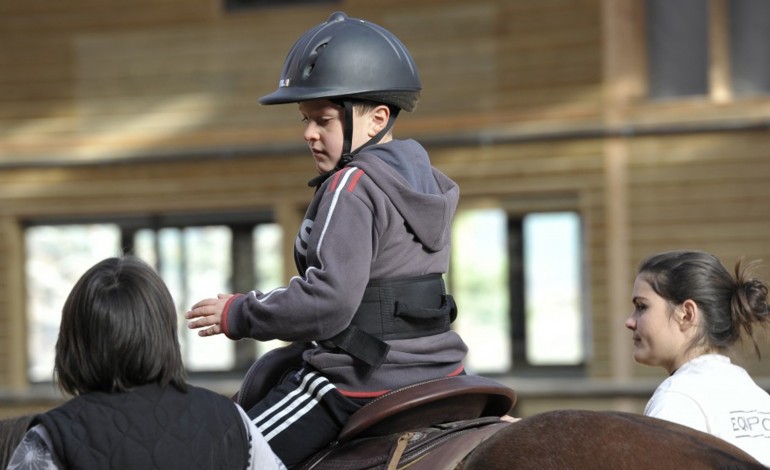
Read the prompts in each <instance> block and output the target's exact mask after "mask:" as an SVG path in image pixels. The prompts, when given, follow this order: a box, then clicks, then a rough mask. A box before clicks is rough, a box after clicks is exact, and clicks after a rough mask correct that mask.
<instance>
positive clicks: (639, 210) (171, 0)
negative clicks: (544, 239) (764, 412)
mask: <svg viewBox="0 0 770 470" xmlns="http://www.w3.org/2000/svg"><path fill="white" fill-rule="evenodd" d="M638 6H639V2H614V1H613V0H483V1H477V2H466V1H461V0H442V1H439V0H411V1H409V2H407V1H405V0H394V1H389V2H369V1H363V0H348V1H340V2H337V3H333V2H330V3H322V4H319V5H317V6H301V7H272V8H266V9H258V10H253V11H242V12H225V11H223V9H222V6H221V4H220V2H219V1H216V0H184V1H183V0H115V1H112V2H103V1H101V0H70V1H68V2H28V1H26V0H5V1H4V2H2V3H0V261H2V262H0V322H2V323H3V324H4V325H7V326H8V328H6V329H0V389H2V388H5V389H7V390H23V389H24V388H25V387H26V385H27V384H26V378H25V377H26V376H25V363H24V354H25V352H24V351H25V349H24V348H25V345H24V341H23V335H24V320H23V312H24V300H23V299H24V298H25V293H24V286H23V282H22V279H23V278H24V276H23V273H24V271H23V269H24V266H23V263H24V258H23V244H22V237H21V233H22V232H21V231H22V226H23V223H24V221H25V220H26V219H28V218H30V217H39V216H73V215H100V214H110V215H114V214H147V213H164V212H185V211H201V210H211V211H229V210H242V209H260V208H272V209H274V210H275V211H276V213H277V214H279V221H280V222H281V223H282V224H284V225H285V226H286V232H288V233H289V234H291V233H293V231H294V230H295V228H296V226H297V223H298V220H299V219H298V218H299V217H300V214H301V211H302V208H303V207H304V204H305V203H306V202H307V200H308V199H309V197H310V196H311V193H310V191H309V190H308V189H307V188H306V187H305V182H306V181H307V179H308V178H309V177H311V176H312V173H313V167H312V163H311V161H310V160H309V157H308V156H307V155H306V150H305V149H304V145H303V143H302V141H301V140H300V139H301V135H300V132H301V127H300V123H299V118H298V115H297V112H296V109H295V108H294V107H293V106H290V105H289V106H271V107H264V106H259V105H258V104H257V103H256V99H257V98H258V97H259V96H261V95H263V94H266V93H269V92H271V91H272V90H273V89H274V88H275V86H276V85H277V80H278V77H279V73H280V69H281V65H282V63H283V59H284V57H285V54H286V53H287V51H288V49H289V47H290V45H291V44H292V42H293V41H294V40H295V39H296V38H297V37H298V36H299V35H300V34H301V33H302V32H303V31H305V30H306V29H308V28H309V27H311V26H313V25H315V24H317V23H319V22H321V21H324V20H325V19H326V18H327V17H328V16H329V14H330V13H331V12H332V11H334V10H343V11H346V12H347V13H348V14H349V15H350V16H353V17H362V18H366V19H369V20H372V21H374V22H376V23H379V24H381V25H383V26H385V27H386V28H388V29H390V30H391V31H392V32H394V33H395V34H396V35H397V36H399V37H400V38H401V39H402V41H403V42H404V43H405V44H406V45H407V47H408V48H409V49H410V50H411V52H412V54H413V55H414V57H415V60H416V62H417V63H418V66H419V68H420V73H421V77H422V80H423V85H424V92H423V99H422V101H421V103H420V105H419V106H418V108H417V110H416V111H415V112H414V113H411V114H408V113H405V114H403V115H402V116H401V117H400V118H399V122H398V124H397V129H396V137H416V138H418V139H419V140H421V141H423V142H424V143H425V145H426V147H428V149H429V151H430V152H431V155H432V158H433V161H434V163H435V165H436V166H438V167H439V168H440V169H442V170H443V171H445V172H446V173H447V174H449V176H451V177H452V178H454V179H456V180H457V181H458V183H459V184H460V187H461V190H462V198H463V199H462V204H465V205H468V206H470V205H473V204H485V203H489V202H492V203H495V204H500V205H502V206H504V207H507V208H509V210H512V211H527V210H541V209H543V208H551V209H571V210H578V211H579V212H580V214H581V216H582V217H583V220H584V222H585V226H584V236H585V246H584V250H585V254H586V266H585V272H586V274H587V277H588V281H589V289H588V290H589V292H588V295H589V299H590V308H591V311H590V312H589V314H590V323H591V335H592V336H591V338H592V342H591V347H590V363H589V367H588V373H589V376H590V378H593V379H613V380H618V381H630V382H633V381H634V380H637V379H640V380H642V379H645V378H648V377H660V376H661V371H657V370H655V369H649V368H641V367H638V366H635V365H633V364H632V361H631V358H630V350H631V345H630V338H629V334H628V333H627V332H626V331H625V330H624V328H623V325H622V322H623V320H624V319H625V318H626V316H627V314H628V313H629V311H630V300H629V299H630V290H631V283H632V282H633V276H634V271H635V268H636V264H637V263H638V262H639V261H640V260H641V259H642V258H643V257H644V256H646V255H648V254H650V253H652V252H655V251H661V250H666V249H672V248H679V247H691V248H700V249H706V250H709V251H713V252H714V253H715V254H717V255H719V256H721V257H723V259H724V260H725V261H726V262H727V263H728V264H730V263H732V261H733V260H734V259H736V258H737V257H739V256H742V255H745V256H747V257H751V258H764V259H765V260H767V261H768V262H769V263H770V243H768V242H767V238H768V237H767V233H768V229H769V228H770V226H769V223H768V222H767V221H768V220H770V205H769V204H767V203H766V201H767V200H768V198H770V186H768V185H767V184H766V183H765V181H766V180H767V179H768V178H767V177H768V176H770V159H769V158H768V156H767V151H766V149H767V148H770V146H768V143H770V142H768V140H770V136H769V135H768V133H767V132H766V130H762V129H761V126H756V123H757V121H760V122H761V120H762V119H764V116H767V115H768V113H769V112H770V101H768V100H767V99H764V98H757V99H754V100H749V101H742V102H729V103H721V104H718V105H717V104H714V103H711V102H710V101H709V100H708V99H703V100H700V101H698V100H695V101H693V100H688V101H687V102H675V103H648V102H646V100H644V99H643V96H642V93H643V86H641V85H640V81H643V80H642V78H640V77H643V73H644V64H643V60H640V52H639V51H640V50H641V44H642V40H641V39H640V34H641V31H642V30H641V28H642V26H643V23H642V22H641V17H640V12H639V9H638ZM737 129H744V130H743V131H739V130H737ZM287 245H289V243H287ZM764 274H767V272H766V271H765V273H764ZM767 343H768V341H765V346H763V347H764V351H766V355H768V356H770V350H768V348H767ZM747 364H748V367H749V368H750V369H751V370H752V371H753V372H755V373H756V374H759V376H760V377H767V378H768V379H770V360H766V361H763V362H757V361H755V360H748V361H747Z"/></svg>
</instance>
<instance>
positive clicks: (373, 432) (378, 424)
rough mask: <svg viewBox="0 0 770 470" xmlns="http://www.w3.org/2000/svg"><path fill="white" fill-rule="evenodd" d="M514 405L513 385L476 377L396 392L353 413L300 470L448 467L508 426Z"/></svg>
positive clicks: (443, 380) (448, 379)
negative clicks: (329, 441)
mask: <svg viewBox="0 0 770 470" xmlns="http://www.w3.org/2000/svg"><path fill="white" fill-rule="evenodd" d="M515 403H516V392H514V391H513V390H512V389H510V388H508V387H505V386H503V385H501V384H499V383H497V382H495V381H493V380H491V379H488V378H485V377H481V376H476V375H461V376H457V377H446V378H441V379H436V380H431V381H428V382H421V383H418V384H415V385H411V386H408V387H405V388H402V389H398V390H394V391H392V392H389V393H387V394H385V395H383V396H381V397H379V398H377V399H375V400H373V401H371V402H369V403H367V404H366V405H364V406H362V407H361V408H360V409H359V410H358V411H356V412H355V413H353V415H352V416H351V417H350V418H349V420H348V422H347V424H346V425H345V427H343V429H342V431H340V434H339V436H338V438H337V440H336V441H335V442H333V443H332V444H330V445H329V447H327V448H326V449H324V450H321V451H320V452H318V453H317V454H316V455H314V456H312V457H311V458H310V459H308V460H307V461H305V462H304V463H303V464H302V465H300V466H299V467H298V468H300V469H302V470H311V469H313V470H332V469H346V470H364V469H367V470H368V469H388V470H390V469H397V468H406V467H408V468H409V469H410V470H438V469H444V468H446V469H452V468H455V467H456V466H457V465H458V464H459V463H460V462H462V460H463V459H464V458H465V457H466V456H467V455H468V454H469V453H470V452H471V451H473V449H474V448H475V447H476V446H478V445H479V444H480V443H482V442H484V441H485V440H486V439H488V438H489V437H491V436H492V435H493V434H495V433H496V432H498V431H499V430H501V429H502V428H504V427H505V426H508V425H510V424H511V423H510V422H507V421H501V420H500V417H501V416H503V415H505V414H506V413H508V412H509V411H510V410H511V409H512V408H513V405H514V404H515Z"/></svg>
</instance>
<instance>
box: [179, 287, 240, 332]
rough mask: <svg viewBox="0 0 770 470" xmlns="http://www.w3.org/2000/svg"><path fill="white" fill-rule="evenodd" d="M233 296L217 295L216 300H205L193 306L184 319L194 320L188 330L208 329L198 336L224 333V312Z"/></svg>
mask: <svg viewBox="0 0 770 470" xmlns="http://www.w3.org/2000/svg"><path fill="white" fill-rule="evenodd" d="M232 296H233V295H232V294H217V298H216V299H203V300H201V301H200V302H198V303H196V304H195V305H193V306H192V308H191V309H190V311H189V312H187V313H185V315H184V317H185V318H186V319H188V320H194V321H191V322H190V323H188V324H187V328H190V329H191V330H194V329H196V328H204V327H207V326H208V327H209V328H206V329H205V330H200V331H199V332H198V336H213V335H218V334H221V333H222V327H221V326H220V323H221V322H222V312H224V310H225V305H226V304H227V301H228V299H230V297H232Z"/></svg>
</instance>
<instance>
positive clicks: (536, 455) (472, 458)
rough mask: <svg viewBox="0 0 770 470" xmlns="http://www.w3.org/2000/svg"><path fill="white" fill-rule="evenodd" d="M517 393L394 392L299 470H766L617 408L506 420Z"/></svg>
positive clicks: (260, 392) (271, 370)
mask: <svg viewBox="0 0 770 470" xmlns="http://www.w3.org/2000/svg"><path fill="white" fill-rule="evenodd" d="M303 347H304V346H302V345H297V346H288V347H286V348H278V349H277V350H273V351H271V352H269V353H267V355H266V356H267V357H266V360H258V361H257V362H255V363H254V365H252V367H251V369H249V371H248V372H247V373H246V376H245V378H244V381H243V382H242V384H241V387H240V389H239V390H238V392H237V393H236V394H235V395H234V396H233V399H234V400H235V401H236V402H237V403H239V404H240V405H241V406H242V407H244V408H245V409H249V408H250V407H251V406H253V405H254V404H255V403H256V402H257V401H259V399H260V398H261V397H262V396H264V394H265V393H267V389H268V388H269V387H270V386H271V384H274V383H277V382H278V381H279V380H280V379H281V376H282V375H284V374H285V373H286V371H288V370H293V369H295V368H298V367H299V366H300V365H301V356H300V355H298V353H299V352H301V350H302V349H303ZM516 399H517V396H516V392H515V391H514V390H513V389H511V388H509V387H506V386H504V385H502V384H499V383H498V382H496V381H494V380H491V379H489V378H485V377H482V376H476V375H461V376H456V377H445V378H440V379H435V380H431V381H427V382H423V383H418V384H414V385H411V386H408V387H404V388H402V389H398V390H394V391H391V392H388V393H386V394H385V395H383V396H381V397H379V398H377V399H375V400H373V401H371V402H369V403H367V404H365V405H364V406H362V407H361V408H360V409H359V410H358V411H356V412H355V413H354V414H353V415H351V417H350V418H349V420H348V421H347V423H346V424H345V426H344V427H343V429H342V430H341V431H340V433H339V435H338V437H337V439H336V440H335V441H334V442H332V443H331V444H329V446H327V447H326V448H325V449H322V450H320V451H319V452H317V453H316V454H315V455H313V456H311V457H310V458H308V459H307V460H306V461H304V462H303V463H301V464H300V465H299V466H298V467H296V468H297V469H298V470H333V469H334V470H337V469H344V470H375V469H378V470H379V469H382V470H396V469H409V470H496V469H537V470H549V469H554V470H557V469H558V470H569V469H576V470H577V469H592V470H604V469H607V470H610V469H612V470H642V469H644V470H648V469H651V468H654V469H656V470H669V469H670V470H680V469H683V468H686V469H688V470H706V469H734V470H738V469H746V470H751V469H766V467H764V466H763V465H762V464H760V463H759V462H758V461H757V460H755V459H754V458H753V457H751V456H750V455H748V454H747V453H746V452H744V451H743V450H741V449H739V448H738V447H736V446H734V445H732V444H730V443H728V442H726V441H724V440H722V439H719V438H717V437H714V436H712V435H709V434H706V433H704V432H701V431H697V430H695V429H692V428H689V427H686V426H682V425H679V424H676V423H672V422H668V421H664V420H661V419H657V418H652V417H648V416H642V415H639V414H634V413H627V412H619V411H588V410H555V411H548V412H544V413H539V414H536V415H533V416H530V417H525V418H522V419H520V420H517V421H515V422H511V421H510V420H506V419H504V417H506V416H507V414H508V413H509V412H510V411H511V410H512V409H513V406H514V405H515V403H516Z"/></svg>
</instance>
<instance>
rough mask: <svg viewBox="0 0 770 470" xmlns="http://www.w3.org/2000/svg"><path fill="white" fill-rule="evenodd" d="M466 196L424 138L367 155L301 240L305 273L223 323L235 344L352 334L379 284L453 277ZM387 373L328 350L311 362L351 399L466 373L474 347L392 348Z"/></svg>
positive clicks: (313, 212) (333, 183) (449, 339)
mask: <svg viewBox="0 0 770 470" xmlns="http://www.w3.org/2000/svg"><path fill="white" fill-rule="evenodd" d="M458 199H459V188H458V187H457V185H456V184H455V183H454V181H452V180H451V179H449V178H448V177H447V176H446V175H444V174H443V173H441V172H440V171H438V170H437V169H435V168H433V167H432V166H431V163H430V160H429V158H428V154H427V152H426V151H425V149H424V148H423V147H422V146H421V145H420V144H419V143H417V142H416V141H414V140H393V141H391V142H388V143H386V144H380V145H375V146H371V147H367V148H366V149H365V150H364V151H362V152H361V153H360V154H358V155H357V156H356V157H355V158H354V159H353V161H352V162H351V163H350V164H349V165H348V166H346V167H345V168H343V169H342V170H340V171H338V172H336V173H335V174H334V175H333V176H332V177H330V178H329V179H327V180H326V181H325V182H324V183H323V184H322V185H321V186H320V187H319V188H318V190H317V192H316V194H315V196H314V198H313V200H312V202H311V203H310V206H309V207H308V210H307V212H306V214H305V220H304V222H303V224H302V227H301V229H300V231H299V234H298V235H297V239H296V243H295V247H294V252H295V261H296V264H297V268H298V271H299V275H298V276H295V277H293V278H292V279H291V281H290V282H289V284H288V285H287V286H286V287H282V288H278V289H275V290H272V291H270V292H267V293H263V292H260V291H256V290H255V291H251V292H249V293H248V294H246V295H239V296H236V297H234V298H232V299H231V301H230V303H229V304H228V306H227V307H226V309H225V312H224V314H223V319H222V327H223V330H224V333H225V334H226V335H227V336H228V337H230V338H232V339H238V338H245V337H250V338H254V339H257V340H262V341H266V340H271V339H276V338H277V339H281V340H284V341H322V340H325V339H328V338H331V337H333V336H334V335H336V334H337V333H339V332H341V331H342V330H344V329H345V328H346V327H347V326H348V325H349V324H350V322H351V320H352V318H353V315H354V314H355V312H356V310H357V309H358V307H359V304H360V302H361V300H362V298H363V294H364V289H365V288H366V285H367V283H368V282H369V281H370V280H381V279H393V278H402V277H410V276H418V275H423V274H432V273H445V272H446V271H447V269H448V267H449V252H450V239H451V222H452V217H453V215H454V213H455V209H456V207H457V202H458ZM388 344H390V346H391V349H390V352H389V353H388V356H387V358H386V360H385V363H384V364H383V365H382V366H380V368H378V369H376V370H374V371H369V370H367V369H366V368H365V367H363V366H362V365H361V364H359V363H357V362H356V361H355V360H354V359H353V358H352V357H350V356H349V355H347V354H345V353H342V352H336V351H331V350H328V349H325V348H324V347H322V346H318V347H316V348H313V349H310V350H308V351H306V352H305V355H304V358H305V361H306V362H307V363H308V364H310V365H311V366H313V367H314V368H316V369H318V370H319V371H320V372H321V373H322V374H324V375H325V376H326V377H327V378H328V379H329V380H330V381H331V382H332V383H333V384H335V385H336V386H337V387H338V388H339V389H340V391H341V392H343V393H345V394H348V395H349V396H357V397H367V396H376V395H378V394H380V393H384V392H386V391H388V390H392V389H394V388H398V387H401V386H405V385H409V384H412V383H415V382H418V381H422V380H429V379H433V378H438V377H444V376H447V375H453V374H457V373H460V372H461V371H462V367H463V366H462V361H463V359H464V358H465V355H466V353H467V347H466V345H465V343H464V342H463V341H462V339H461V338H460V337H459V335H458V334H457V333H455V332H454V331H448V332H446V333H442V334H438V335H434V336H428V337H421V338H414V339H404V340H393V341H388Z"/></svg>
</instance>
